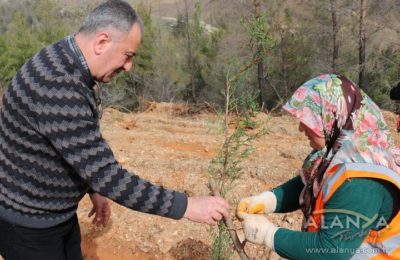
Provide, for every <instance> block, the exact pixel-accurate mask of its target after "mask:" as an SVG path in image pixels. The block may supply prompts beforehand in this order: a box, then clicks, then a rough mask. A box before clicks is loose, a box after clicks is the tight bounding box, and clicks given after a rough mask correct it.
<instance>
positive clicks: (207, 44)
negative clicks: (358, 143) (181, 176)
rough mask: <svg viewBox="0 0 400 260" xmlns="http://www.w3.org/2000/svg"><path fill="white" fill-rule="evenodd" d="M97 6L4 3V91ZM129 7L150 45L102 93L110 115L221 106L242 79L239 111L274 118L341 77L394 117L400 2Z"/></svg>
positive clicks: (33, 0) (292, 0)
mask: <svg viewBox="0 0 400 260" xmlns="http://www.w3.org/2000/svg"><path fill="white" fill-rule="evenodd" d="M99 2H100V1H98V0H92V1H83V0H18V1H11V0H0V87H1V89H2V90H4V88H6V87H7V85H8V83H9V82H10V79H11V78H12V76H13V75H14V74H15V72H16V71H17V70H18V69H19V68H20V66H21V65H22V64H23V63H25V61H26V60H27V59H28V58H30V57H31V56H32V55H33V54H34V53H36V52H37V51H38V50H40V49H41V48H43V47H45V46H47V45H48V44H50V43H52V42H55V41H58V40H59V39H61V38H62V37H64V36H65V35H68V34H71V33H74V32H76V31H77V30H78V29H79V26H80V24H81V23H82V21H83V19H84V17H85V16H86V15H87V13H88V12H89V11H90V10H91V9H92V8H93V7H94V6H96V4H98V3H99ZM129 2H131V3H132V4H133V5H134V6H135V8H136V9H137V10H138V12H139V14H140V15H141V17H142V19H143V21H144V27H145V32H144V38H143V44H142V46H141V48H140V49H139V53H138V56H137V58H135V59H136V60H135V68H134V69H133V70H132V71H131V72H129V73H124V74H122V75H119V76H118V77H117V78H115V79H114V80H113V81H112V83H111V84H108V85H107V86H104V87H102V94H103V99H104V101H105V104H106V106H113V107H115V108H118V109H120V110H123V111H135V110H140V109H141V104H142V103H143V102H142V101H143V100H147V101H148V100H150V101H157V102H186V103H207V104H212V105H213V106H215V107H222V106H223V105H224V88H225V85H226V82H227V80H229V77H231V75H239V74H240V79H238V80H236V81H235V88H236V92H235V93H237V94H236V95H237V96H238V98H239V99H243V102H241V103H240V102H239V103H240V105H239V108H240V109H249V108H254V107H256V108H258V109H260V108H262V109H264V110H268V111H271V110H272V109H274V108H279V107H280V105H281V104H282V103H283V102H285V100H286V99H287V97H289V96H290V95H291V94H292V93H293V91H294V90H295V89H296V88H297V87H298V86H299V85H301V84H302V83H303V82H305V81H306V80H308V79H309V78H311V77H313V76H316V75H318V74H322V73H331V72H336V73H340V74H344V75H347V76H348V77H349V78H351V79H352V80H353V81H355V82H356V83H360V85H361V87H362V88H363V89H364V90H365V91H366V92H367V93H368V94H369V95H370V96H371V97H372V98H373V99H374V100H375V102H377V103H378V104H379V105H380V106H382V107H383V108H386V109H391V110H393V109H394V108H393V105H391V102H390V100H389V97H388V93H389V90H390V88H391V87H392V86H393V85H394V84H395V83H396V82H397V81H399V79H400V52H399V50H400V16H399V15H398V14H399V13H400V1H399V0H369V1H368V0H268V1H267V0H229V1H228V0H154V1H144V0H142V1H137V0H130V1H129ZM253 65H254V66H253ZM248 101H250V102H248ZM249 106H251V107H249Z"/></svg>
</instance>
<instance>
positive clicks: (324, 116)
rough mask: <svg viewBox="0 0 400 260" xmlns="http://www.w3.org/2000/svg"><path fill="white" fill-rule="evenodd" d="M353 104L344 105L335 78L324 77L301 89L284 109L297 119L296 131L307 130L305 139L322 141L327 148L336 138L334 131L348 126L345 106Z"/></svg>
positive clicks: (339, 80) (315, 79)
mask: <svg viewBox="0 0 400 260" xmlns="http://www.w3.org/2000/svg"><path fill="white" fill-rule="evenodd" d="M350 99H351V98H350ZM355 99H357V98H355ZM353 101H354V102H355V101H356V100H353ZM354 102H352V100H350V102H346V100H345V97H344V95H343V90H342V80H341V79H340V78H339V77H338V76H336V75H332V74H325V75H321V76H319V77H316V78H313V79H311V80H309V81H307V82H306V83H304V84H303V85H302V86H300V87H299V88H298V89H297V90H296V92H295V93H294V94H293V96H292V97H291V98H290V99H289V101H288V102H287V103H286V105H285V106H284V107H283V108H284V109H285V110H286V111H287V112H289V113H290V114H291V115H293V116H294V117H296V118H298V119H299V121H300V122H299V123H300V125H299V130H300V129H301V128H305V129H308V131H305V133H306V135H307V136H308V137H309V136H315V138H319V139H324V141H325V142H324V143H325V144H326V145H327V144H328V143H329V142H330V141H332V138H335V136H334V132H335V128H336V127H339V128H341V127H343V126H344V125H345V124H346V122H348V118H349V116H350V113H349V111H348V109H347V105H346V103H354ZM350 112H351V111H350ZM307 132H309V134H307ZM315 138H314V139H315ZM320 143H321V141H320ZM313 148H315V147H313ZM319 149H321V148H319Z"/></svg>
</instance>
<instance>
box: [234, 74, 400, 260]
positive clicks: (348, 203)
mask: <svg viewBox="0 0 400 260" xmlns="http://www.w3.org/2000/svg"><path fill="white" fill-rule="evenodd" d="M284 109H285V110H286V111H287V112H289V114H291V115H293V116H294V117H296V118H298V119H299V121H300V122H299V131H301V132H304V133H305V135H306V136H307V137H308V139H309V140H310V146H311V147H312V148H313V150H312V152H311V153H310V154H309V155H308V156H307V157H306V159H305V161H304V163H303V167H302V169H301V171H300V176H298V177H296V178H294V179H292V180H290V181H288V182H286V183H284V184H283V185H281V186H279V187H277V188H275V189H273V190H272V191H266V192H263V193H261V194H259V195H256V196H252V197H249V198H245V199H242V200H241V201H240V203H239V205H238V208H237V215H238V217H239V218H240V219H241V220H242V221H243V222H242V226H243V229H244V232H245V236H246V239H247V240H249V241H250V242H253V243H257V244H265V245H266V246H268V247H270V248H271V249H273V250H275V251H276V252H277V253H278V254H279V255H280V256H282V257H285V258H288V259H307V260H311V259H350V258H351V259H370V258H374V257H376V258H374V259H383V258H384V257H388V256H389V257H392V259H400V214H399V203H398V199H399V195H400V192H399V189H400V176H399V174H400V168H399V165H398V164H397V163H396V159H397V158H398V157H397V154H398V153H397V150H396V149H395V146H394V144H393V140H392V138H391V136H390V133H389V130H388V127H387V125H386V123H385V121H384V119H383V115H382V113H381V111H380V110H379V108H378V107H377V106H376V104H375V103H374V102H373V101H372V100H371V99H370V98H369V97H368V96H367V95H366V94H365V93H363V92H362V91H361V90H360V89H359V88H358V87H357V86H356V85H355V84H354V83H353V82H351V81H350V80H348V79H347V78H346V77H343V76H337V75H332V74H330V75H328V74H326V75H321V76H319V77H316V78H314V79H311V80H310V81H308V82H306V83H304V84H303V85H302V86H301V87H299V88H298V89H297V90H296V92H295V93H294V95H293V96H292V97H291V99H290V100H289V101H288V102H287V103H286V104H285V106H284ZM299 208H300V209H301V210H302V212H303V214H304V221H303V225H302V231H292V230H288V229H285V228H279V227H277V226H275V225H274V224H272V223H271V222H270V221H269V220H268V219H267V218H266V217H264V216H263V215H261V214H260V213H271V212H278V213H279V212H280V213H282V212H290V211H294V210H297V209H299ZM384 259H387V258H384Z"/></svg>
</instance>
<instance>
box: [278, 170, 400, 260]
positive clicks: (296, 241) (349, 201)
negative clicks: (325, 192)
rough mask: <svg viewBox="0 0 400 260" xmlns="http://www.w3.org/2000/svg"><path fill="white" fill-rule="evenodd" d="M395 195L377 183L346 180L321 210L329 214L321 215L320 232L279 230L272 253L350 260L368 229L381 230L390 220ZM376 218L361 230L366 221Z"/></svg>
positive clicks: (392, 190)
mask: <svg viewBox="0 0 400 260" xmlns="http://www.w3.org/2000/svg"><path fill="white" fill-rule="evenodd" d="M394 192H395V191H394V187H392V186H391V185H390V184H387V183H384V182H381V181H377V180H372V179H358V178H356V179H352V180H351V181H346V182H345V183H344V184H342V185H341V187H340V188H339V189H338V190H337V191H336V192H335V193H334V194H333V196H332V198H331V199H330V200H329V201H328V202H327V204H326V205H325V208H324V211H326V210H329V211H330V212H326V213H324V215H323V221H322V223H323V224H322V226H321V229H320V231H319V232H316V233H310V232H300V231H292V230H288V229H284V228H280V229H278V231H277V232H276V234H275V237H274V247H275V251H276V252H277V253H278V254H279V255H280V256H282V257H285V258H288V259H299V260H301V259H307V260H313V259H349V258H350V257H351V256H352V255H353V254H354V253H355V252H356V250H357V248H358V247H359V246H360V244H361V243H362V241H363V240H364V239H365V237H366V235H367V234H368V232H369V231H370V230H371V229H380V228H382V226H381V225H382V223H387V222H386V221H388V220H389V219H390V217H391V215H392V213H393V210H394V203H395V201H394V200H395V199H394V196H393V195H392V194H394ZM346 211H347V212H346ZM376 214H378V217H376ZM360 216H363V217H362V218H360ZM375 217H376V219H375V220H374V221H373V222H372V223H371V224H370V225H368V226H366V227H363V225H364V224H365V223H366V221H365V220H366V219H368V220H371V219H374V218H375ZM382 217H383V219H382ZM357 221H359V222H357ZM310 223H311V222H310ZM357 223H359V224H357Z"/></svg>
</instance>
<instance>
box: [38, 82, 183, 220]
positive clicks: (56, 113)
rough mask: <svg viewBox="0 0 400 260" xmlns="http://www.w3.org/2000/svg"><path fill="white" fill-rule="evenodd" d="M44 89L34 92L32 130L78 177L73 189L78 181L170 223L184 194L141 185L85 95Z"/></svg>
mask: <svg viewBox="0 0 400 260" xmlns="http://www.w3.org/2000/svg"><path fill="white" fill-rule="evenodd" d="M46 87H47V86H43V87H42V88H41V89H39V90H38V93H36V94H37V95H36V99H37V100H36V101H35V102H34V103H35V113H36V120H37V124H38V128H39V130H38V131H39V132H40V133H41V135H42V136H44V137H45V138H46V139H47V140H48V142H49V143H51V145H52V146H53V147H54V149H55V150H56V152H57V153H58V154H59V156H60V157H61V158H62V159H63V160H64V163H65V164H67V168H68V167H69V168H70V172H71V173H70V174H77V175H78V176H79V177H78V178H77V177H74V178H75V179H76V182H77V183H78V184H77V186H79V185H82V184H79V183H82V180H83V182H84V183H86V184H87V185H88V186H89V188H90V189H91V190H92V191H94V192H98V193H100V194H101V195H103V196H106V197H108V198H110V199H111V200H113V201H115V202H117V203H119V204H121V205H123V206H126V207H128V208H131V209H133V210H137V211H141V212H145V213H150V214H156V215H160V216H165V217H169V218H173V219H179V218H181V217H182V216H183V215H184V213H185V211H186V207H187V196H186V195H185V194H184V193H180V192H176V191H173V190H169V189H165V188H163V187H161V186H157V185H154V184H152V183H150V182H148V181H145V180H143V179H141V178H140V177H138V176H137V175H135V174H131V173H129V172H128V171H126V170H125V169H123V168H122V167H121V166H120V165H119V164H118V163H117V161H116V160H115V158H114V155H113V153H112V151H111V149H110V147H109V146H108V144H107V142H106V141H105V140H104V139H103V137H102V136H101V133H100V129H99V122H98V119H97V117H96V115H95V113H94V112H93V108H92V106H91V104H90V102H88V98H87V97H85V96H84V95H82V93H79V92H78V91H74V90H71V89H74V88H73V87H72V86H71V87H58V88H57V89H55V88H54V87H52V88H51V87H49V89H46ZM78 87H79V86H77V87H76V88H78ZM80 88H82V87H80ZM39 91H41V92H39Z"/></svg>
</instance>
